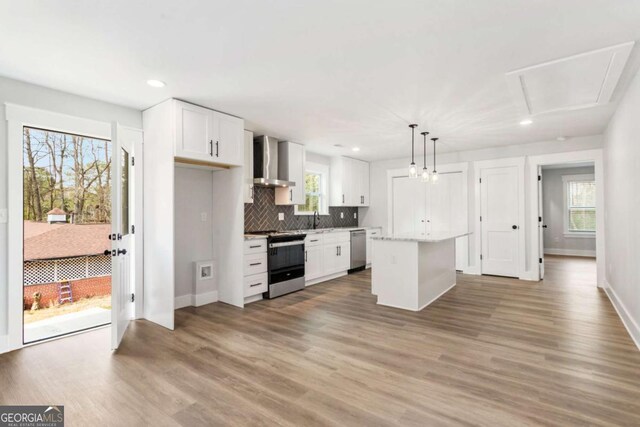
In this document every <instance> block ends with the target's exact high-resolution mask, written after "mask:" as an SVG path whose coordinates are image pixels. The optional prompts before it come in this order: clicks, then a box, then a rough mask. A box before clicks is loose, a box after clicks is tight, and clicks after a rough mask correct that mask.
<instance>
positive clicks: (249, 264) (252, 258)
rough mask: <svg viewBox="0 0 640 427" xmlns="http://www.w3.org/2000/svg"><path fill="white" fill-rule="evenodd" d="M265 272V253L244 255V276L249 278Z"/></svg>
mask: <svg viewBox="0 0 640 427" xmlns="http://www.w3.org/2000/svg"><path fill="white" fill-rule="evenodd" d="M266 271H267V253H266V252H265V253H263V254H255V255H245V256H244V275H245V276H251V275H254V274H258V273H265V272H266Z"/></svg>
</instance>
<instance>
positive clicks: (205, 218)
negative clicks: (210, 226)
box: [200, 212, 207, 222]
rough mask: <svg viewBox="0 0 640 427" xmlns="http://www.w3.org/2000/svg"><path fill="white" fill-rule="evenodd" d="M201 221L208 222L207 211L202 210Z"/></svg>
mask: <svg viewBox="0 0 640 427" xmlns="http://www.w3.org/2000/svg"><path fill="white" fill-rule="evenodd" d="M200 221H202V222H207V213H206V212H200Z"/></svg>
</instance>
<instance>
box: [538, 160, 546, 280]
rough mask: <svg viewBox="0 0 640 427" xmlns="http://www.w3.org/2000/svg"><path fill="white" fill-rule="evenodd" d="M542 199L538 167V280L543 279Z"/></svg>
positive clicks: (539, 167) (540, 169)
mask: <svg viewBox="0 0 640 427" xmlns="http://www.w3.org/2000/svg"><path fill="white" fill-rule="evenodd" d="M543 201H544V199H543V198H542V167H541V166H538V257H539V258H538V262H539V266H540V280H542V279H544V227H545V225H544V202H543Z"/></svg>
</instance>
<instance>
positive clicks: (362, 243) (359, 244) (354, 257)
mask: <svg viewBox="0 0 640 427" xmlns="http://www.w3.org/2000/svg"><path fill="white" fill-rule="evenodd" d="M366 264H367V232H366V231H365V230H353V231H351V268H350V269H349V271H357V270H361V269H363V268H364V267H365V265H366Z"/></svg>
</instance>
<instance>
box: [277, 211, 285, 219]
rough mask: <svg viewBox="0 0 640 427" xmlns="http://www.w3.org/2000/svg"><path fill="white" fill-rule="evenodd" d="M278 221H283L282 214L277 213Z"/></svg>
mask: <svg viewBox="0 0 640 427" xmlns="http://www.w3.org/2000/svg"><path fill="white" fill-rule="evenodd" d="M278 220H279V221H284V212H279V213H278Z"/></svg>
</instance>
